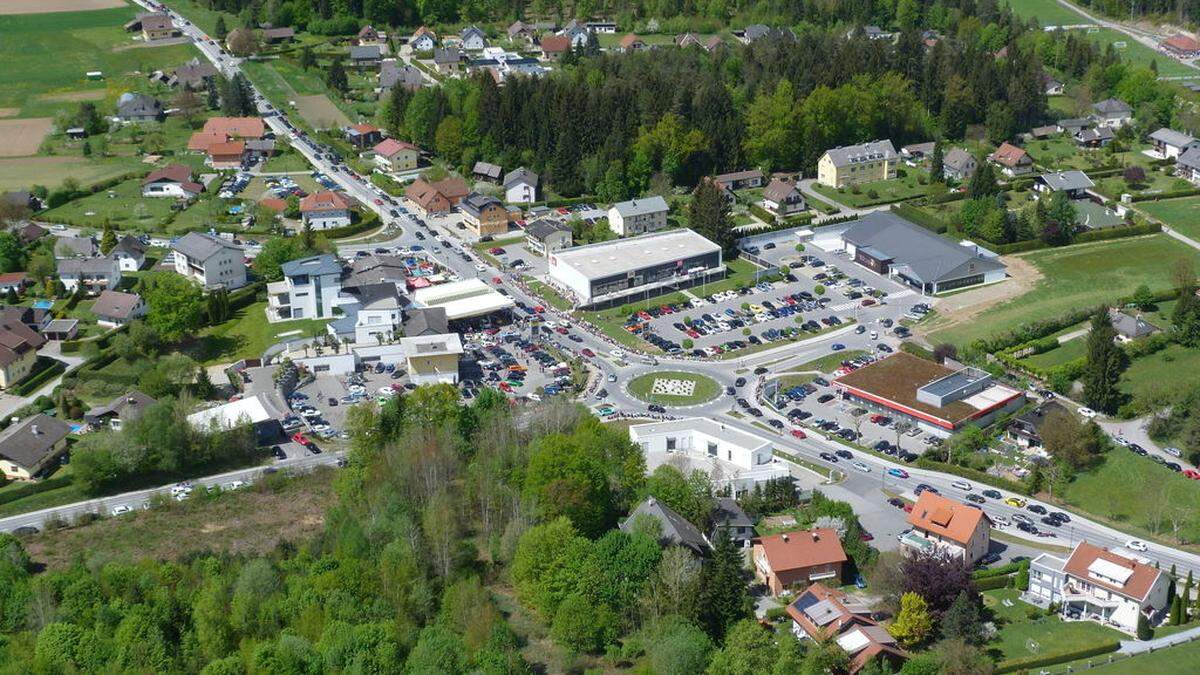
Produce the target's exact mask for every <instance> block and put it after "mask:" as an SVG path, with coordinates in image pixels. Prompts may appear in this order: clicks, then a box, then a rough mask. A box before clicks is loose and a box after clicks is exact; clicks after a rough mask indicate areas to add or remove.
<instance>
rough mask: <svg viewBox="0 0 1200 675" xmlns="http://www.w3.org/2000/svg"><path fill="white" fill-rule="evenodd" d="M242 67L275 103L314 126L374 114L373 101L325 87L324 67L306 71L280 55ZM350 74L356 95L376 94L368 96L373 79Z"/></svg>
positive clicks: (322, 126)
mask: <svg viewBox="0 0 1200 675" xmlns="http://www.w3.org/2000/svg"><path fill="white" fill-rule="evenodd" d="M242 69H243V71H244V72H245V73H246V76H247V77H249V78H250V80H251V81H253V82H254V84H255V86H257V87H258V88H259V89H260V90H261V91H262V93H263V96H265V97H266V98H267V100H269V101H271V103H272V104H273V105H275V106H276V107H278V108H280V109H282V110H296V111H297V112H299V113H300V115H301V116H302V117H303V118H304V121H305V122H307V123H308V124H309V125H310V126H312V127H313V128H325V127H327V126H328V125H329V123H330V122H333V123H335V124H347V123H349V120H350V119H351V118H353V119H358V118H359V117H360V116H361V115H366V116H371V115H373V114H374V109H375V104H374V102H373V101H367V102H361V103H356V104H351V103H347V102H345V101H343V100H342V99H341V97H340V96H339V95H338V94H336V93H334V92H332V91H331V90H330V89H329V88H328V87H327V86H325V81H324V80H323V79H322V73H324V72H325V71H324V68H320V67H319V68H314V69H312V70H308V71H306V70H304V69H303V68H301V67H300V66H298V65H296V63H294V62H293V61H291V60H290V59H287V58H281V59H276V60H273V61H247V62H246V63H244V64H243V68H242ZM349 76H350V77H349V79H350V83H351V87H352V88H354V93H355V94H358V95H360V96H364V97H367V98H372V97H373V96H374V94H373V93H372V94H370V95H369V96H368V95H367V92H366V89H367V88H368V87H373V86H374V85H373V83H372V82H370V81H369V80H368V79H367V78H365V77H361V76H358V75H355V74H353V73H349ZM293 103H295V106H293V105H292V104H293ZM339 112H340V114H341V117H340V118H339V117H338V114H339Z"/></svg>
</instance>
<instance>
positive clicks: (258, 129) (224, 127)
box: [202, 117, 267, 139]
mask: <svg viewBox="0 0 1200 675" xmlns="http://www.w3.org/2000/svg"><path fill="white" fill-rule="evenodd" d="M202 132H203V133H205V134H212V135H214V136H223V137H225V138H241V139H251V138H262V137H263V136H264V135H266V133H267V129H266V123H265V122H263V120H262V118H261V117H210V118H208V119H207V120H205V122H204V128H203V130H202Z"/></svg>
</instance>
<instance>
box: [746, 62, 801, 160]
mask: <svg viewBox="0 0 1200 675" xmlns="http://www.w3.org/2000/svg"><path fill="white" fill-rule="evenodd" d="M799 110H800V107H799V106H798V105H796V95H795V92H794V91H793V90H792V84H791V82H790V81H789V80H788V79H787V78H782V79H780V80H779V84H778V85H776V87H775V90H774V91H773V92H770V93H768V92H766V91H765V90H764V91H760V92H759V94H758V96H757V97H755V99H754V100H753V101H751V103H750V107H749V108H748V109H747V111H746V135H745V141H743V143H744V146H745V152H746V157H747V158H748V159H749V160H750V162H751V163H752V164H754V165H756V166H761V167H763V168H765V169H768V170H771V169H781V168H787V167H791V166H794V165H795V162H796V157H795V155H794V153H795V152H796V148H797V147H799V146H800V143H799V130H800V129H801V128H802V127H801V126H800V125H799V124H798V117H799V116H798V112H799Z"/></svg>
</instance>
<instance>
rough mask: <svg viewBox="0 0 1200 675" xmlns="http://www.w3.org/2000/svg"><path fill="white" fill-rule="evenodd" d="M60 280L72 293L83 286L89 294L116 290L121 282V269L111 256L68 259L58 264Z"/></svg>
mask: <svg viewBox="0 0 1200 675" xmlns="http://www.w3.org/2000/svg"><path fill="white" fill-rule="evenodd" d="M57 269H58V280H59V281H61V282H62V284H63V287H64V288H66V289H67V290H68V291H70V292H72V293H73V292H75V289H77V288H79V287H80V286H83V288H84V290H86V291H87V292H89V293H99V292H100V291H103V290H105V289H107V288H115V287H116V285H117V284H118V283H120V281H121V267H120V265H118V264H117V261H116V260H114V259H113V258H112V257H110V256H105V257H103V258H68V259H65V260H59V261H58V262H57Z"/></svg>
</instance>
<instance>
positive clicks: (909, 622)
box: [888, 592, 933, 649]
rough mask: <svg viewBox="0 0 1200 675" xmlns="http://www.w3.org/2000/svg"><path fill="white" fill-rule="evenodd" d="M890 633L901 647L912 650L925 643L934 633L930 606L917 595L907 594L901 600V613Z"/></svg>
mask: <svg viewBox="0 0 1200 675" xmlns="http://www.w3.org/2000/svg"><path fill="white" fill-rule="evenodd" d="M888 632H890V633H891V634H892V637H894V638H896V642H899V643H900V645H901V646H903V647H905V648H908V649H911V648H913V647H915V646H917V645H919V644H921V643H923V642H925V640H926V639H927V638H928V637H929V635H930V633H932V632H933V617H932V616H931V615H930V614H929V605H928V603H926V602H925V598H922V597H921V596H920V595H917V594H916V593H913V592H909V593H905V594H904V595H903V596H901V598H900V613H899V614H897V615H896V620H895V621H893V622H892V625H891V627H890V628H889V629H888Z"/></svg>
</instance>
